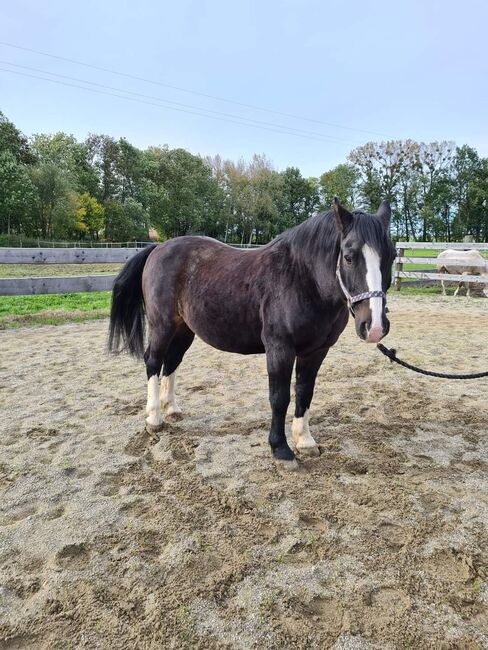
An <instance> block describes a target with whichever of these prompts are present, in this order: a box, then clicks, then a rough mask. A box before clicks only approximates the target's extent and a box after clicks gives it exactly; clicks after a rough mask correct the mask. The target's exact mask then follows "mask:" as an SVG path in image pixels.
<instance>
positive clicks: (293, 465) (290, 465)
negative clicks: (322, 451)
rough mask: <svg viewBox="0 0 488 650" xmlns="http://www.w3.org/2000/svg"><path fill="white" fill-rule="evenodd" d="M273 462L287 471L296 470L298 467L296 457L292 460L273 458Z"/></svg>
mask: <svg viewBox="0 0 488 650" xmlns="http://www.w3.org/2000/svg"><path fill="white" fill-rule="evenodd" d="M274 462H275V463H276V464H277V465H278V467H280V468H282V469H286V471H288V472H296V471H298V469H299V465H298V461H297V459H296V458H294V459H293V460H282V459H281V458H275V459H274Z"/></svg>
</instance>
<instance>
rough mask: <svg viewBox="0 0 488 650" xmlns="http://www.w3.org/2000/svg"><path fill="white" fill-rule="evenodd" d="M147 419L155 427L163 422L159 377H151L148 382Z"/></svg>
mask: <svg viewBox="0 0 488 650" xmlns="http://www.w3.org/2000/svg"><path fill="white" fill-rule="evenodd" d="M146 413H147V418H146V422H147V423H148V424H150V425H151V426H153V427H157V426H159V425H160V424H162V422H163V415H162V413H161V405H160V403H159V378H158V376H157V375H153V376H152V377H149V380H148V382H147V405H146Z"/></svg>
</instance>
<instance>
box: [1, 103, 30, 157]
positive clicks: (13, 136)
mask: <svg viewBox="0 0 488 650" xmlns="http://www.w3.org/2000/svg"><path fill="white" fill-rule="evenodd" d="M4 151H7V152H9V153H11V154H12V155H13V156H14V158H15V159H16V160H17V162H19V163H24V164H25V165H32V164H33V163H34V162H35V156H34V155H33V153H32V151H31V149H30V147H29V142H28V140H27V138H26V137H25V135H23V134H22V133H21V132H20V131H19V130H18V129H17V128H16V127H15V125H14V124H13V123H12V122H10V120H8V119H7V118H6V117H5V115H4V114H3V113H2V112H1V111H0V152H4Z"/></svg>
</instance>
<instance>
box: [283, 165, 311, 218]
mask: <svg viewBox="0 0 488 650" xmlns="http://www.w3.org/2000/svg"><path fill="white" fill-rule="evenodd" d="M281 178H282V181H283V185H282V188H281V193H282V198H281V202H280V203H281V206H282V209H283V216H284V218H285V221H286V223H287V225H296V224H298V223H301V222H302V221H304V220H305V219H308V217H310V215H311V214H313V212H314V211H315V210H316V208H317V207H318V206H319V194H318V188H317V186H316V184H315V183H314V182H313V181H311V180H310V179H307V178H304V177H303V176H302V174H301V173H300V170H299V169H298V168H297V167H287V168H286V169H285V171H284V172H282V174H281Z"/></svg>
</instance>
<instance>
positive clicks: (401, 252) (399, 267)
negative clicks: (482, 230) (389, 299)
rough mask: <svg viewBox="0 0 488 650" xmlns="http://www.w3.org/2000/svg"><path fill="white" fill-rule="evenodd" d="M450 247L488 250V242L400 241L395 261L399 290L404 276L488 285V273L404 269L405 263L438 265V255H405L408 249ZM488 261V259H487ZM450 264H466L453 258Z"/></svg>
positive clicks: (396, 281) (441, 249) (439, 249)
mask: <svg viewBox="0 0 488 650" xmlns="http://www.w3.org/2000/svg"><path fill="white" fill-rule="evenodd" d="M448 248H450V249H454V250H461V251H467V250H478V251H488V243H485V244H474V243H473V244H471V243H469V242H434V243H432V242H398V243H397V245H396V249H397V258H396V262H395V267H396V268H395V288H396V290H397V291H400V290H401V286H402V278H406V279H407V278H408V279H415V280H444V281H445V282H470V283H471V282H472V283H475V284H486V285H488V273H487V274H482V275H468V274H466V273H462V274H454V273H438V272H433V271H428V270H425V271H404V270H403V265H404V264H426V265H432V264H435V265H437V257H414V256H412V255H405V251H406V250H419V249H421V250H437V251H439V252H440V251H445V250H447V249H448ZM487 262H488V260H487ZM449 266H460V267H462V266H464V263H463V262H458V261H457V260H453V261H452V262H449Z"/></svg>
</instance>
